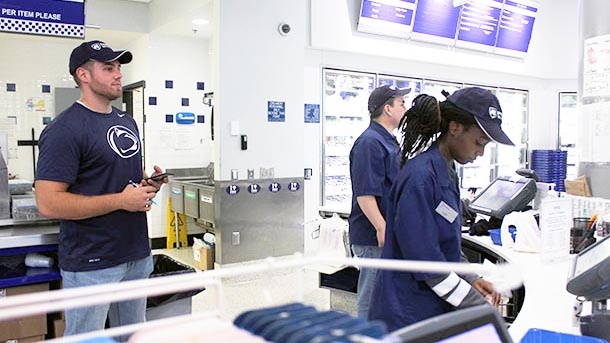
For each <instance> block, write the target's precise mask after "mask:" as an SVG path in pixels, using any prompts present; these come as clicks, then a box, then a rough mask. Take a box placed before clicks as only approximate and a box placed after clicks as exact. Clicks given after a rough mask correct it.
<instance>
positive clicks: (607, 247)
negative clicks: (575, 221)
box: [567, 236, 610, 340]
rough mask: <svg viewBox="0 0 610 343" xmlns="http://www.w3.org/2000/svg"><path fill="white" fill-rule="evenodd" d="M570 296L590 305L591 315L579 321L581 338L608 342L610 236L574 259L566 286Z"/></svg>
mask: <svg viewBox="0 0 610 343" xmlns="http://www.w3.org/2000/svg"><path fill="white" fill-rule="evenodd" d="M567 290H568V292H570V293H571V294H574V295H576V296H580V297H583V298H585V299H586V300H587V301H591V315H587V316H581V317H580V331H581V333H582V334H583V335H586V336H594V337H599V338H603V339H605V340H610V312H608V310H607V308H606V299H608V298H610V236H607V237H605V238H604V239H602V240H601V241H599V242H597V243H595V244H594V245H591V246H589V247H588V248H586V249H585V250H583V251H581V252H580V253H578V255H576V257H575V258H574V260H573V262H572V269H571V271H570V274H569V277H568V283H567Z"/></svg>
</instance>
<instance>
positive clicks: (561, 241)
mask: <svg viewBox="0 0 610 343" xmlns="http://www.w3.org/2000/svg"><path fill="white" fill-rule="evenodd" d="M571 228H572V199H571V198H546V199H543V200H542V203H541V205H540V237H541V240H542V249H541V253H542V260H546V261H550V260H558V259H562V258H565V257H567V256H569V254H570V229H571ZM518 234H519V232H517V235H518Z"/></svg>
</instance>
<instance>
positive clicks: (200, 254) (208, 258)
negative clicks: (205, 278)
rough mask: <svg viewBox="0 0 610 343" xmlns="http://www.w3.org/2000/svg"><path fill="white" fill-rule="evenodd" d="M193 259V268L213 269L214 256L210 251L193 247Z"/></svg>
mask: <svg viewBox="0 0 610 343" xmlns="http://www.w3.org/2000/svg"><path fill="white" fill-rule="evenodd" d="M193 259H194V260H195V265H194V266H195V268H197V269H201V270H211V269H214V256H213V255H212V249H210V248H203V247H198V248H197V247H193Z"/></svg>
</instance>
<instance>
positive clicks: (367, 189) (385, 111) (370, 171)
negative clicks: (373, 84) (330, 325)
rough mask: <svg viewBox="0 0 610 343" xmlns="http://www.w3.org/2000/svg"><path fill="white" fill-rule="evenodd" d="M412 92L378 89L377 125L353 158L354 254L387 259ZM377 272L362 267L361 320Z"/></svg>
mask: <svg viewBox="0 0 610 343" xmlns="http://www.w3.org/2000/svg"><path fill="white" fill-rule="evenodd" d="M410 91H411V89H397V88H395V87H393V86H382V87H379V88H376V89H375V90H373V92H371V95H370V96H369V103H368V110H369V113H370V115H371V124H370V125H369V127H368V128H367V129H366V130H364V132H363V133H362V134H361V135H360V137H358V139H356V142H354V146H353V147H352V150H351V151H350V154H349V166H350V177H351V179H352V210H351V213H350V216H349V219H348V221H349V238H350V242H351V244H352V250H353V252H354V255H356V256H358V257H364V258H379V257H381V248H382V247H383V240H384V235H385V222H386V220H385V213H386V212H385V202H386V201H387V196H388V193H389V190H390V186H391V185H392V183H393V182H394V179H395V178H396V175H397V174H398V164H399V160H398V158H399V157H400V147H399V146H398V142H397V141H396V137H394V135H393V134H392V131H393V130H394V129H396V128H397V127H398V124H399V123H400V120H401V119H402V117H403V115H404V114H405V112H406V108H405V99H404V95H405V94H408V93H409V92H410ZM376 273H377V270H376V269H370V268H361V269H360V276H359V277H358V298H357V301H358V316H359V317H362V318H365V319H366V318H367V316H368V312H369V301H370V298H371V293H372V292H373V286H374V284H375V275H376Z"/></svg>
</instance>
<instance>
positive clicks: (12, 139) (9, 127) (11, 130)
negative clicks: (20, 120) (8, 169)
mask: <svg viewBox="0 0 610 343" xmlns="http://www.w3.org/2000/svg"><path fill="white" fill-rule="evenodd" d="M0 132H4V133H6V135H7V139H8V151H7V156H8V159H15V158H17V136H16V132H17V118H16V117H12V116H9V117H4V118H0ZM7 162H8V161H7Z"/></svg>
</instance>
